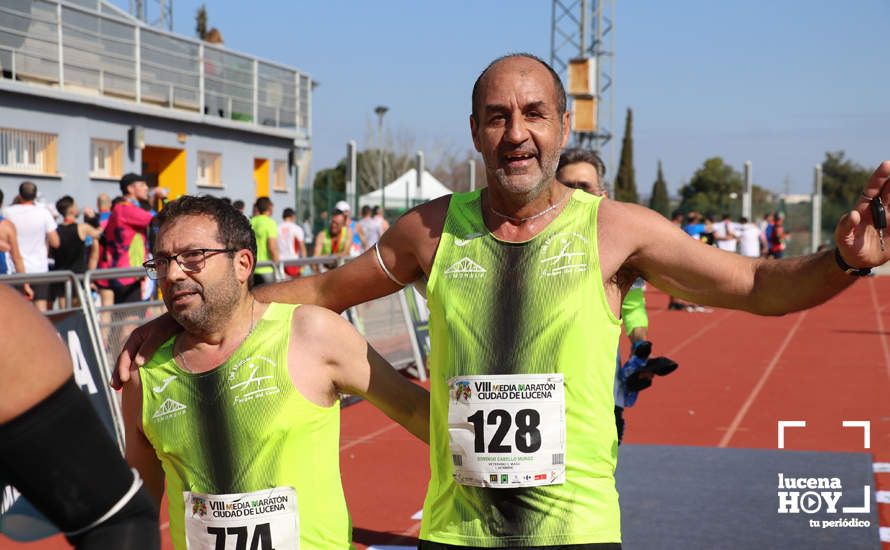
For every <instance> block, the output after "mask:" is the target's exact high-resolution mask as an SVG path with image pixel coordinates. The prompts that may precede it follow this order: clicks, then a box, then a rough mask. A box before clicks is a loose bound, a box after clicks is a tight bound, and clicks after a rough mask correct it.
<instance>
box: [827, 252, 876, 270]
mask: <svg viewBox="0 0 890 550" xmlns="http://www.w3.org/2000/svg"><path fill="white" fill-rule="evenodd" d="M834 261H835V262H837V266H838V267H839V268H841V269H842V270H843V272H844V273H847V274H848V275H852V276H854V277H862V276H864V275H871V268H870V267H853V266H852V265H850V264H848V263H847V262H845V261H844V259H843V258H842V257H841V251H840V250H838V249H837V248H835V249H834Z"/></svg>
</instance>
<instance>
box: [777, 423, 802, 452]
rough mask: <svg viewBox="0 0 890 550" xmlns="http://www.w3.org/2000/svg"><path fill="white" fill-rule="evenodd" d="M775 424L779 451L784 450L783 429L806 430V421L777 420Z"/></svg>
mask: <svg viewBox="0 0 890 550" xmlns="http://www.w3.org/2000/svg"><path fill="white" fill-rule="evenodd" d="M777 424H778V430H779V449H784V448H785V428H806V427H807V421H806V420H779V421H778V423H777Z"/></svg>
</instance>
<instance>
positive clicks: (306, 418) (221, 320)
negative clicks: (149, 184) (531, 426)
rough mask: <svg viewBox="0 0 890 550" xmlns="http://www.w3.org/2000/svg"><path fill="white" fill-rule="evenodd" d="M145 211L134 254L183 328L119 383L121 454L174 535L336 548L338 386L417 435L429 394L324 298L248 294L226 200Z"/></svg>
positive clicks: (341, 506)
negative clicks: (293, 301) (151, 239)
mask: <svg viewBox="0 0 890 550" xmlns="http://www.w3.org/2000/svg"><path fill="white" fill-rule="evenodd" d="M157 224H158V228H159V230H158V236H157V241H156V242H155V244H154V249H153V252H154V258H153V259H151V260H148V261H146V262H145V263H144V266H145V269H146V272H147V274H148V276H149V277H151V278H152V279H156V280H157V281H158V284H159V287H160V289H161V291H162V292H163V296H164V302H165V304H166V306H167V310H168V311H169V312H170V314H171V315H172V316H173V318H174V319H175V320H176V321H177V322H178V323H179V324H180V325H182V327H183V328H184V329H185V332H183V333H181V334H180V335H178V336H176V337H173V338H170V339H169V340H168V341H167V342H166V343H164V345H162V346H161V347H160V348H159V349H158V350H157V352H156V353H155V354H154V355H153V356H152V358H151V360H150V361H149V362H148V363H147V364H146V365H145V366H144V367H143V368H141V369H140V370H139V376H138V377H134V378H133V379H132V380H131V382H130V383H129V384H127V385H126V386H125V388H124V395H123V409H124V422H125V426H126V434H127V460H128V461H129V462H130V464H131V465H133V466H135V467H136V468H137V469H138V470H139V472H140V473H141V475H142V477H143V479H144V480H145V485H146V487H147V489H148V491H149V493H150V494H151V496H152V497H153V498H154V500H155V502H156V503H160V501H161V496H162V494H163V492H164V480H165V477H166V482H167V492H168V497H169V506H170V530H171V534H172V537H173V541H174V545H175V546H176V548H177V549H184V548H186V547H188V548H213V547H216V548H229V547H231V544H237V545H238V547H239V548H240V547H250V548H273V547H274V548H294V547H296V545H297V543H298V542H299V545H300V547H302V548H349V547H350V542H351V540H352V539H351V533H350V522H349V516H348V513H347V510H346V501H345V499H344V496H343V489H342V486H341V482H340V471H339V437H340V430H339V419H340V407H339V394H340V393H349V394H356V395H360V396H362V397H365V398H366V399H368V400H369V401H371V402H372V403H373V404H374V405H376V406H377V407H379V408H380V409H381V410H382V411H383V412H384V413H386V414H387V415H389V416H390V417H391V418H393V419H394V420H396V421H397V422H399V423H400V424H402V425H403V426H405V427H406V428H407V429H408V430H409V431H411V432H412V433H413V434H414V435H416V436H417V437H418V438H420V439H422V440H423V441H427V440H428V430H429V427H428V422H429V395H428V394H427V392H426V391H425V390H423V389H422V388H420V387H418V386H415V385H414V384H411V383H410V382H408V381H407V380H406V379H404V378H403V377H402V376H401V375H399V374H398V373H397V372H396V371H395V370H394V369H393V368H392V367H391V366H390V365H389V364H388V363H386V361H385V360H384V359H382V358H381V357H380V356H379V355H378V354H377V353H376V352H375V351H374V350H373V349H372V348H371V347H370V346H368V344H367V343H366V342H365V341H364V340H363V339H362V338H361V336H359V334H358V333H357V332H356V331H355V329H353V328H352V326H351V325H350V324H349V323H348V322H347V321H345V320H344V319H343V318H342V317H340V316H339V315H337V314H335V313H333V312H331V311H330V310H327V309H323V308H320V307H316V306H310V305H306V306H295V305H285V304H278V303H261V302H258V301H257V300H256V299H255V298H254V295H253V293H252V291H251V284H252V280H253V279H252V276H253V268H254V265H255V263H256V240H255V238H254V235H253V232H252V231H251V227H250V223H249V222H248V220H247V218H245V217H244V216H243V215H241V214H240V213H239V212H238V211H237V210H235V209H234V208H233V207H232V206H230V205H228V204H225V203H224V202H223V201H222V200H220V199H217V198H214V197H192V196H183V197H180V198H179V199H177V200H175V201H173V202H171V203H169V204H168V205H167V206H166V208H165V209H164V210H163V211H162V212H161V213H160V214H159V215H158V219H157ZM227 539H231V541H230V542H229V543H227V542H226V540H227ZM239 541H240V542H239ZM248 542H249V543H250V544H249V545H247V546H245V544H247V543H248Z"/></svg>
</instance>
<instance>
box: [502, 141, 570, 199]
mask: <svg viewBox="0 0 890 550" xmlns="http://www.w3.org/2000/svg"><path fill="white" fill-rule="evenodd" d="M558 165H559V151H558V150H557V151H556V153H555V154H554V155H553V156H552V157H551V158H542V159H541V179H540V180H538V182H537V183H535V184H534V185H533V186H532V187H530V188H528V189H517V188H516V187H514V186H513V185H512V184H511V183H510V176H508V175H507V174H505V173H504V171H503V170H496V171H495V173H494V175H495V178H496V179H497V181H498V184H499V187H500V188H501V189H503V190H504V191H507V192H508V193H509V194H510V195H512V196H513V198H515V199H518V201H517V202H519V203H520V204H528V203H530V202H532V201H533V200H535V199H537V198H538V197H539V196H540V195H541V193H543V192H544V190H545V189H547V187H549V186H550V182H552V181H553V178H554V177H556V167H557V166H558Z"/></svg>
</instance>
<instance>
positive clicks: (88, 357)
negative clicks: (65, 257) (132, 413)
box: [47, 309, 121, 442]
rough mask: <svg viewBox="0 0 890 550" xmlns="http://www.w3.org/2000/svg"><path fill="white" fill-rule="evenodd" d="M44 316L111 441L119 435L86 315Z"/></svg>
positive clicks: (63, 313)
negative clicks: (54, 332) (69, 359)
mask: <svg viewBox="0 0 890 550" xmlns="http://www.w3.org/2000/svg"><path fill="white" fill-rule="evenodd" d="M47 318H48V319H49V320H50V322H51V323H52V324H53V327H55V329H56V332H58V333H59V337H60V338H61V339H62V342H63V343H64V344H65V347H67V348H68V353H69V354H70V355H71V363H72V365H73V367H74V382H75V383H76V384H77V386H78V387H79V388H80V389H81V391H83V392H84V393H85V394H86V395H87V397H88V398H89V399H90V404H91V405H92V406H93V410H95V411H96V413H97V414H98V415H99V418H101V419H102V424H103V425H104V426H105V429H107V430H108V433H109V434H111V437H113V438H114V440H115V441H118V442H120V441H121V438H120V435H119V433H120V432H119V431H118V429H117V426H116V423H115V420H114V415H113V413H112V410H111V403H110V399H113V397H110V396H109V392H108V389H107V388H108V383H107V381H106V379H105V375H104V374H103V373H102V368H101V367H100V365H99V356H98V355H97V354H96V350H95V349H94V348H93V345H92V343H91V340H90V331H89V328H88V326H87V318H86V315H85V314H84V312H83V310H80V309H77V310H71V311H66V312H62V313H55V312H48V315H47Z"/></svg>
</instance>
